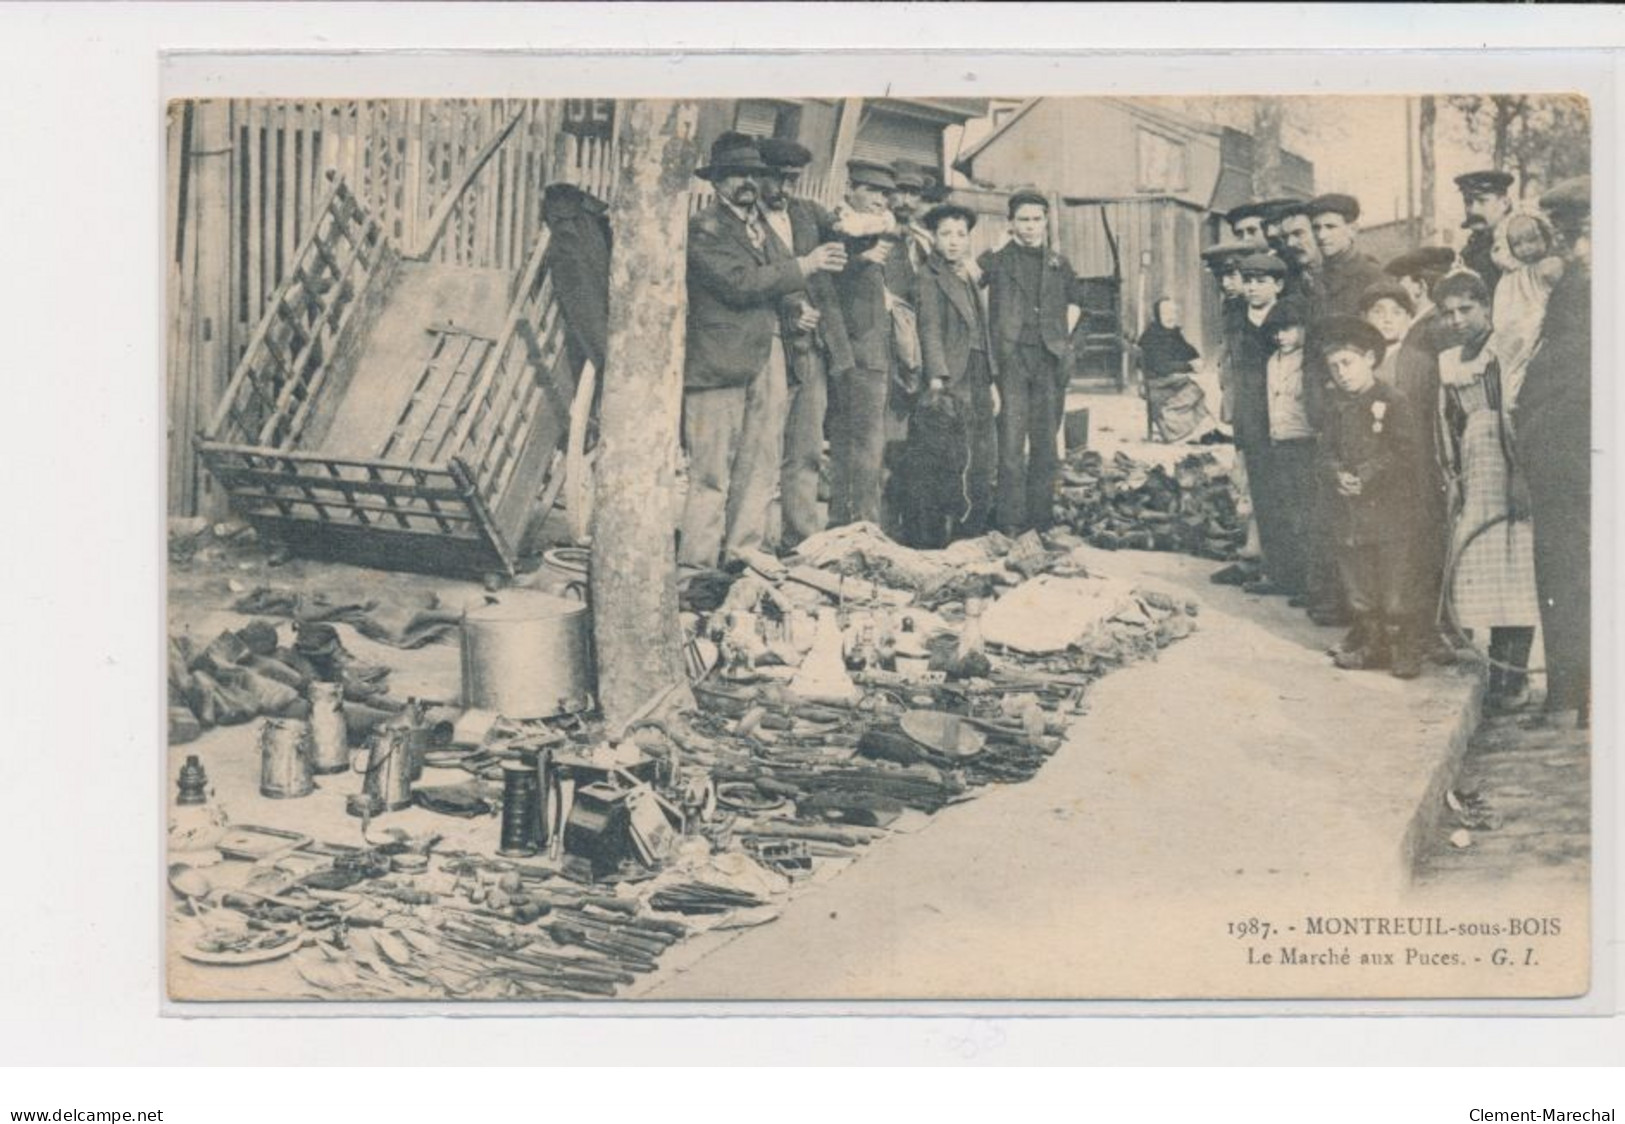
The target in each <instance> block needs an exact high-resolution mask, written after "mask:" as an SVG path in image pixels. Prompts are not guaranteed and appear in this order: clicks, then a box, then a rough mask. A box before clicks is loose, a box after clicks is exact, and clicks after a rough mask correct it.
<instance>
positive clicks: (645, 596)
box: [590, 100, 700, 727]
mask: <svg viewBox="0 0 1625 1124" xmlns="http://www.w3.org/2000/svg"><path fill="white" fill-rule="evenodd" d="M616 112H617V113H618V114H619V115H621V120H620V122H619V130H620V135H619V140H618V145H617V151H616V159H617V161H618V164H619V175H618V180H617V184H616V190H615V197H614V199H613V200H612V201H611V203H610V213H609V219H610V226H611V229H612V230H613V231H614V235H615V244H614V251H613V253H612V254H611V257H610V265H609V346H608V349H607V351H606V354H605V358H604V370H603V372H602V380H603V390H602V397H601V399H600V402H599V455H598V462H597V474H596V477H595V481H594V509H593V534H592V551H591V561H590V573H591V579H592V602H593V630H594V647H595V650H596V653H597V657H598V694H599V701H600V703H601V705H602V706H603V709H604V716H605V718H606V720H607V721H608V722H609V723H610V725H611V726H612V727H613V726H615V725H618V724H620V723H622V722H624V721H626V720H627V718H628V717H630V716H631V715H632V714H633V713H634V712H636V711H637V709H638V708H639V707H640V706H642V705H643V704H644V703H646V702H648V701H649V700H650V699H651V698H653V697H654V696H656V695H658V694H659V693H660V692H662V691H664V690H666V689H667V688H669V687H670V686H671V685H672V684H673V683H682V684H683V686H682V687H681V689H680V690H679V697H681V696H684V695H686V694H687V685H686V676H685V672H684V664H683V652H682V645H683V636H682V627H681V624H680V623H679V621H678V617H677V551H676V542H675V528H676V525H677V518H676V516H677V494H676V475H677V457H678V425H679V418H680V416H681V411H682V393H683V337H684V315H685V311H686V307H687V289H686V273H687V249H688V191H689V180H690V176H692V174H693V171H694V167H695V164H696V161H697V158H698V155H699V145H698V128H699V120H700V114H699V108H698V106H697V105H696V104H695V103H693V102H676V101H647V100H630V101H623V102H620V103H619V104H618V105H617V106H616Z"/></svg>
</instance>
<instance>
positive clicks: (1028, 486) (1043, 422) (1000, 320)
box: [979, 187, 1083, 535]
mask: <svg viewBox="0 0 1625 1124" xmlns="http://www.w3.org/2000/svg"><path fill="white" fill-rule="evenodd" d="M1007 213H1008V214H1009V216H1010V233H1011V238H1010V241H1008V242H1006V243H1005V244H1004V245H1003V246H1001V247H999V249H998V250H996V251H992V252H989V253H986V254H983V255H982V257H981V260H980V262H979V265H980V267H981V272H982V284H984V285H985V286H986V287H987V290H988V316H989V320H990V323H991V326H992V332H993V370H994V378H995V380H996V384H997V386H998V390H999V470H998V498H997V501H996V506H997V524H998V529H999V530H1000V531H1002V532H1004V533H1005V534H1007V535H1019V534H1021V533H1022V532H1023V531H1027V530H1029V529H1037V530H1044V529H1046V528H1048V527H1049V525H1050V524H1051V522H1052V521H1053V519H1054V507H1055V477H1056V474H1057V473H1058V472H1059V470H1060V455H1059V454H1058V452H1057V451H1056V440H1057V434H1058V433H1059V432H1060V428H1061V419H1062V415H1063V412H1064V407H1065V403H1066V388H1067V384H1068V383H1069V382H1070V381H1071V379H1072V337H1071V333H1070V331H1069V330H1068V329H1069V324H1068V319H1067V310H1068V308H1069V307H1070V306H1071V305H1078V306H1080V307H1081V306H1082V304H1083V293H1082V288H1083V287H1082V285H1081V284H1080V283H1079V281H1078V278H1077V275H1076V274H1074V273H1073V272H1072V263H1071V262H1069V261H1067V260H1066V258H1065V257H1064V256H1062V255H1061V254H1059V253H1057V252H1056V251H1055V250H1054V249H1053V248H1051V247H1050V246H1049V245H1048V235H1049V200H1048V199H1047V198H1045V196H1044V195H1043V194H1042V193H1041V192H1039V191H1038V190H1037V189H1036V188H1031V187H1024V188H1019V189H1017V190H1016V191H1015V192H1014V193H1012V194H1011V196H1010V200H1009V203H1008V205H1007Z"/></svg>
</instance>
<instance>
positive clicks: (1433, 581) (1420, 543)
mask: <svg viewBox="0 0 1625 1124" xmlns="http://www.w3.org/2000/svg"><path fill="white" fill-rule="evenodd" d="M1455 261H1456V254H1455V251H1453V250H1451V249H1450V248H1449V247H1446V246H1422V247H1420V248H1418V249H1415V250H1411V251H1409V252H1408V253H1404V254H1401V255H1400V256H1399V257H1397V258H1395V259H1394V260H1393V261H1391V262H1389V263H1388V264H1387V265H1385V266H1383V271H1384V272H1386V273H1387V274H1388V275H1389V276H1390V277H1392V278H1394V279H1395V280H1396V281H1398V282H1399V285H1400V287H1401V288H1403V289H1404V290H1405V292H1406V293H1407V294H1408V295H1409V296H1410V298H1411V300H1412V302H1413V304H1414V305H1415V306H1416V319H1415V320H1413V321H1412V322H1411V327H1410V330H1409V331H1408V332H1406V333H1405V339H1404V341H1403V342H1402V343H1401V344H1400V346H1399V356H1398V358H1397V359H1396V360H1395V366H1394V374H1395V380H1394V384H1395V386H1396V387H1397V388H1398V389H1399V391H1400V393H1402V394H1404V395H1405V397H1406V398H1407V399H1409V400H1410V402H1411V405H1412V406H1413V407H1414V408H1415V410H1416V414H1417V423H1418V424H1417V426H1416V434H1415V436H1416V449H1415V458H1416V459H1415V464H1414V467H1413V468H1412V469H1411V472H1412V473H1413V477H1412V478H1413V479H1414V480H1415V483H1416V489H1417V493H1418V495H1417V500H1418V505H1419V512H1420V516H1419V521H1418V523H1417V534H1418V539H1417V542H1416V544H1415V548H1414V550H1413V551H1412V558H1413V561H1414V563H1415V568H1416V578H1415V582H1416V586H1417V592H1418V596H1419V598H1420V601H1419V604H1421V605H1422V606H1423V607H1424V608H1425V609H1427V610H1428V611H1429V616H1428V619H1427V622H1426V624H1427V625H1428V626H1429V627H1430V629H1431V632H1430V634H1429V635H1428V636H1426V637H1425V638H1424V639H1425V641H1426V643H1427V646H1428V649H1429V652H1430V654H1431V655H1432V656H1433V658H1434V659H1435V660H1438V661H1441V662H1442V661H1446V660H1449V659H1452V658H1453V656H1452V655H1451V651H1452V649H1451V647H1450V644H1449V642H1448V641H1446V640H1444V639H1443V638H1442V637H1441V636H1440V633H1439V625H1440V623H1441V622H1440V621H1439V613H1438V610H1439V594H1440V587H1441V585H1442V584H1443V582H1444V569H1445V565H1446V561H1447V558H1448V556H1449V553H1450V486H1449V483H1448V481H1447V480H1446V479H1445V474H1444V467H1443V464H1444V462H1443V460H1442V458H1441V456H1440V452H1439V352H1440V351H1441V350H1443V347H1444V341H1443V339H1442V338H1441V336H1442V329H1441V327H1440V325H1439V310H1438V309H1437V308H1436V307H1435V306H1434V304H1433V301H1432V299H1431V293H1432V291H1433V286H1434V285H1435V284H1437V283H1438V281H1439V279H1440V278H1441V277H1443V276H1444V275H1445V274H1446V273H1448V272H1450V268H1451V266H1453V265H1454V264H1455Z"/></svg>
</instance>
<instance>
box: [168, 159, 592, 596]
mask: <svg viewBox="0 0 1625 1124" xmlns="http://www.w3.org/2000/svg"><path fill="white" fill-rule="evenodd" d="M476 171H477V169H476ZM471 182H472V177H471ZM322 206H323V209H324V211H323V215H322V217H321V219H320V220H319V221H318V222H317V223H316V224H315V225H314V226H313V227H312V229H311V231H310V233H309V235H308V236H307V238H306V239H305V241H304V243H303V244H302V246H301V247H300V249H299V251H298V255H297V264H296V266H295V268H294V269H293V270H292V271H291V272H290V273H289V274H288V276H287V277H286V279H285V280H284V281H283V283H282V284H281V286H280V287H279V288H278V290H277V292H276V293H275V295H274V297H273V299H272V301H271V303H270V305H269V306H268V308H267V311H266V313H265V316H264V317H263V318H262V319H261V321H260V324H259V326H258V328H257V329H256V332H255V335H254V337H253V340H252V342H251V343H250V345H249V348H248V350H247V351H246V352H245V354H244V356H243V359H242V362H241V363H240V364H239V365H238V367H237V369H236V371H235V373H234V374H233V377H232V381H231V384H230V386H229V387H228V389H227V391H226V394H225V396H224V398H223V400H222V401H221V403H220V406H219V409H218V411H217V413H216V415H215V417H214V420H213V424H212V426H211V428H210V430H209V431H208V432H207V433H206V434H205V435H204V436H203V437H202V439H201V440H200V441H199V443H198V448H199V452H200V455H201V456H202V458H203V461H204V463H205V465H206V466H207V468H208V470H209V472H210V473H211V474H212V475H213V476H214V477H215V479H217V480H218V481H219V482H220V483H221V485H222V486H223V487H224V488H225V489H226V490H227V492H228V493H229V495H230V496H231V500H232V504H233V506H234V508H235V509H236V510H237V511H238V512H240V513H241V514H242V515H243V516H244V517H245V518H247V519H248V520H250V521H251V522H252V523H253V524H254V525H255V526H256V528H258V529H259V530H260V532H261V533H262V534H264V535H266V536H268V537H271V538H274V539H276V540H278V541H281V542H283V543H285V544H286V545H287V546H288V547H290V548H291V549H292V550H294V551H295V552H297V553H300V554H304V555H309V556H314V557H324V558H333V559H339V560H344V561H350V562H355V563H358V564H362V565H368V566H379V567H383V568H387V569H407V570H418V571H425V572H431V573H462V574H487V573H502V574H509V575H511V574H512V573H513V572H514V567H515V563H516V561H517V558H516V549H517V546H518V544H519V542H520V540H521V537H522V535H523V532H524V529H525V526H526V523H527V522H528V521H529V519H530V518H531V516H532V514H533V513H535V512H536V511H537V510H538V504H541V505H542V506H543V507H544V508H545V507H546V506H550V505H551V502H552V496H553V495H556V492H557V487H558V485H559V483H560V482H561V481H560V480H559V477H560V476H561V472H560V471H559V469H560V463H561V461H562V453H561V447H562V445H563V443H564V438H565V436H566V434H567V431H568V427H569V412H570V401H571V397H572V395H573V393H574V389H575V378H576V372H575V370H574V368H573V367H572V365H571V363H570V360H569V357H568V353H567V349H566V347H565V337H564V325H563V323H562V321H561V319H560V315H559V308H558V304H557V302H556V301H555V300H554V299H553V291H552V284H551V279H550V277H549V276H548V275H547V274H546V272H545V271H544V270H543V268H542V264H543V261H544V258H545V254H546V250H547V236H546V231H545V228H544V229H542V230H541V231H540V232H539V233H538V234H537V235H536V237H535V239H534V244H533V246H532V247H531V249H530V251H529V253H528V254H527V255H526V258H525V261H524V263H523V265H522V266H521V267H520V268H519V269H517V270H514V271H493V270H491V269H481V268H474V267H470V266H466V265H459V264H457V263H455V262H446V261H443V260H441V261H436V260H434V259H435V258H436V256H437V251H438V249H439V247H438V245H437V239H436V238H430V239H429V240H428V241H427V242H426V244H425V245H423V246H422V247H420V249H419V252H418V253H417V254H415V255H414V256H413V257H412V258H410V259H402V258H401V257H400V255H399V254H398V253H397V252H396V251H395V249H394V248H393V245H392V242H391V239H390V238H389V237H388V235H387V233H386V232H384V231H383V230H381V229H380V227H379V224H378V223H377V222H376V221H375V220H374V219H373V218H372V217H371V216H370V215H369V213H368V212H367V210H366V208H365V207H363V206H362V204H361V203H360V202H359V201H358V200H357V199H356V198H355V196H354V195H353V194H352V193H351V192H350V190H349V188H348V187H347V186H346V184H345V181H344V180H343V178H342V177H338V176H336V175H335V176H333V177H332V186H331V188H330V189H329V191H328V193H327V196H326V198H325V200H324V201H323V204H322ZM451 211H452V208H451V207H449V206H448V208H447V212H446V214H445V215H443V216H441V221H440V224H439V229H448V228H449V229H455V224H454V223H450V219H451V217H452V215H451ZM504 304H505V306H506V313H505V315H502V316H500V318H498V316H497V313H498V312H500V310H502V309H503V307H504ZM452 312H455V313H456V316H457V318H456V319H455V320H454V321H450V322H448V321H447V320H446V317H447V316H448V315H449V314H450V313H452Z"/></svg>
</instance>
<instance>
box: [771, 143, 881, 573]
mask: <svg viewBox="0 0 1625 1124" xmlns="http://www.w3.org/2000/svg"><path fill="white" fill-rule="evenodd" d="M758 147H759V148H760V149H761V153H762V159H763V160H764V161H765V162H766V163H767V166H768V167H769V168H770V169H772V171H770V172H766V173H764V174H763V175H762V177H761V181H762V183H761V190H762V200H761V208H762V215H763V217H764V218H766V220H767V224H768V227H769V228H770V229H771V230H772V231H773V233H774V235H775V236H776V237H777V238H778V239H779V241H780V242H781V243H782V244H783V245H784V246H785V247H787V248H788V250H789V252H790V253H792V254H795V255H798V256H799V255H801V254H807V253H811V252H812V251H813V250H815V249H817V248H818V246H819V245H820V244H822V243H824V242H825V241H829V240H831V239H832V238H833V237H834V235H833V233H832V228H833V225H834V221H835V220H834V217H833V216H832V215H831V214H830V213H829V212H828V211H827V210H825V209H824V208H823V207H821V206H819V205H818V204H817V203H816V202H814V201H813V200H811V199H803V198H800V197H799V196H796V195H794V194H793V193H792V191H793V188H794V187H795V185H796V183H797V182H798V181H799V179H800V177H801V171H802V169H803V168H805V167H806V166H807V165H808V164H809V163H810V162H811V161H812V153H811V152H809V151H808V150H807V149H806V148H805V147H804V146H803V145H800V144H797V143H796V142H795V141H790V140H781V139H779V138H777V137H767V138H764V139H763V140H761V141H760V142H758ZM788 304H789V305H790V308H789V309H787V311H786V313H785V314H784V315H783V316H782V317H781V320H780V324H781V331H782V334H783V337H784V340H785V348H786V351H787V352H788V353H789V361H790V405H789V413H788V417H787V419H786V421H785V427H784V460H783V464H782V466H781V469H780V475H779V500H780V510H781V515H780V528H781V529H780V535H779V547H780V550H781V551H783V550H788V549H791V548H793V547H795V545H796V544H797V543H799V542H801V540H802V539H804V538H806V537H807V536H808V535H811V534H815V533H817V532H818V531H821V530H823V529H824V517H823V515H822V513H821V511H820V509H819V506H818V478H819V473H820V470H821V468H822V464H823V458H824V416H825V413H826V411H827V410H828V406H829V384H830V381H831V380H835V379H844V378H846V377H848V376H849V375H850V374H851V372H852V370H853V369H854V368H855V367H856V365H857V364H856V361H855V360H854V359H853V357H852V343H851V341H850V340H848V339H847V337H846V316H845V314H844V313H843V312H842V310H841V299H840V295H839V294H838V293H837V292H836V290H835V280H834V277H833V275H832V274H830V273H827V272H824V271H819V272H818V273H815V274H813V275H812V276H811V277H809V278H807V292H806V294H805V297H803V296H801V295H800V294H797V295H795V296H792V297H790V298H789V301H788ZM807 305H810V306H811V309H812V312H813V313H814V314H815V315H814V316H810V317H809V316H807V315H806V314H805V313H806V306H807ZM807 321H811V322H812V324H813V326H812V327H811V328H810V329H807V328H803V327H802V324H803V323H804V322H807Z"/></svg>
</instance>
